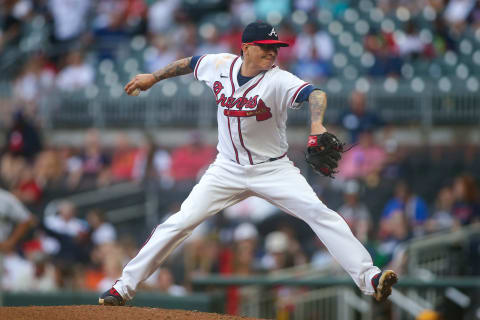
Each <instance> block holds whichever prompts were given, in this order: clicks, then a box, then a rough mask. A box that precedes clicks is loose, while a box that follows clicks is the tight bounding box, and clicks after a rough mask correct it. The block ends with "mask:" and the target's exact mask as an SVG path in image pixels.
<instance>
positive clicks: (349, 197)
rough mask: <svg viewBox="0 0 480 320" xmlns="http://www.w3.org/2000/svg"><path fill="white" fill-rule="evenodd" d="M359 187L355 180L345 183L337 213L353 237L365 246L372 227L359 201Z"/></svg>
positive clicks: (366, 209) (367, 214)
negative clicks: (342, 202)
mask: <svg viewBox="0 0 480 320" xmlns="http://www.w3.org/2000/svg"><path fill="white" fill-rule="evenodd" d="M359 192H360V186H359V184H358V182H356V181H355V180H350V181H347V182H346V183H345V188H344V201H345V203H344V204H343V205H342V206H341V207H340V208H338V210H337V212H338V213H339V214H340V215H341V216H342V217H343V219H345V221H346V222H347V224H348V226H349V227H350V229H351V230H352V232H353V234H354V235H355V237H356V238H357V239H358V240H359V241H360V242H362V243H363V244H366V243H367V241H368V240H369V239H368V237H369V233H370V231H371V227H372V221H371V214H370V210H368V208H367V206H366V205H365V204H364V203H362V202H361V201H360V199H359Z"/></svg>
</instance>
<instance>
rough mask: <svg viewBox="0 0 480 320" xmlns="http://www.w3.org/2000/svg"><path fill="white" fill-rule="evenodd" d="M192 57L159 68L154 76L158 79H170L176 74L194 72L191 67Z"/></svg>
mask: <svg viewBox="0 0 480 320" xmlns="http://www.w3.org/2000/svg"><path fill="white" fill-rule="evenodd" d="M191 60H192V57H189V58H183V59H180V60H177V61H175V62H172V63H170V64H169V65H167V66H166V67H165V68H163V69H160V70H157V71H155V72H154V73H153V76H154V77H155V79H156V80H157V81H160V80H163V79H168V78H172V77H176V76H182V75H184V74H189V73H192V72H193V70H192V68H190V61H191Z"/></svg>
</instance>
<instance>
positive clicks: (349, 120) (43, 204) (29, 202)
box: [0, 91, 480, 313]
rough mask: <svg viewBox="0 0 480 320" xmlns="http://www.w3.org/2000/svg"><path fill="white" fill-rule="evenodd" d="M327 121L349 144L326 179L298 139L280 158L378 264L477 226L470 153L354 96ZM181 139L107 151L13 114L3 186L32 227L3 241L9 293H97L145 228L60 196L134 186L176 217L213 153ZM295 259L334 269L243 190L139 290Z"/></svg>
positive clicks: (118, 142)
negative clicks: (46, 135)
mask: <svg viewBox="0 0 480 320" xmlns="http://www.w3.org/2000/svg"><path fill="white" fill-rule="evenodd" d="M331 127H332V130H334V131H336V130H338V131H339V132H343V133H345V134H346V136H345V139H346V140H347V141H349V143H351V144H352V145H353V148H352V149H351V150H350V151H348V152H347V153H345V156H344V158H343V159H342V161H341V163H340V167H339V173H338V175H337V178H336V179H335V180H329V179H324V178H322V177H320V176H318V175H315V174H312V172H311V171H310V169H309V168H308V167H307V166H305V163H304V161H301V159H302V152H303V149H304V147H303V146H292V147H291V150H290V153H289V156H290V158H292V159H294V160H295V159H297V160H298V161H296V163H297V165H298V166H299V167H300V169H301V170H302V171H303V172H304V174H305V175H306V176H307V177H308V179H309V180H310V182H311V184H312V186H313V187H314V190H315V191H316V192H317V194H318V195H319V197H320V198H321V199H322V200H323V201H325V202H326V203H327V204H328V205H329V206H330V207H332V208H334V209H336V211H337V212H338V213H339V214H340V215H342V217H344V219H345V221H346V222H347V223H348V224H349V226H350V228H351V229H352V231H353V233H354V234H355V235H356V237H357V238H358V239H359V240H360V241H361V242H362V243H363V244H364V245H365V246H366V247H367V249H368V250H369V251H370V252H371V254H372V256H373V258H374V260H375V263H376V265H378V266H380V267H391V268H394V269H395V270H396V271H398V272H399V273H400V274H401V273H402V272H406V271H407V270H406V259H407V257H406V253H405V248H406V244H407V243H408V241H409V240H412V239H415V238H418V237H422V236H424V235H428V234H432V233H438V232H449V231H455V230H459V229H460V228H462V227H464V226H467V225H471V224H474V223H478V222H479V220H480V206H479V204H480V202H479V191H478V182H479V178H480V172H479V169H480V163H479V161H480V155H479V153H480V150H479V149H478V147H476V146H467V145H465V146H457V147H453V146H432V147H425V146H423V147H420V148H418V147H415V146H401V145H398V143H397V142H396V141H395V140H394V138H393V137H391V136H389V128H388V125H386V124H384V123H382V122H381V121H380V120H379V119H378V118H377V117H376V116H375V114H371V113H370V111H369V109H368V108H366V96H365V94H364V93H361V92H357V91H355V92H353V93H352V95H351V98H350V109H349V110H347V111H346V112H345V113H344V114H343V115H342V116H341V117H339V122H338V123H336V124H332V125H331ZM347 135H348V136H347ZM186 140H187V143H186V144H185V145H181V146H178V147H176V148H166V147H162V146H159V145H157V143H156V142H155V139H154V138H153V136H150V135H149V134H145V136H144V137H143V139H142V141H141V142H136V143H135V142H133V141H132V140H131V137H130V136H128V135H127V134H125V133H124V132H122V131H119V132H118V133H117V134H116V136H115V139H114V143H113V144H108V145H107V144H105V140H103V139H102V134H101V131H99V130H98V129H95V128H91V129H89V130H88V131H86V132H85V135H84V141H83V143H82V144H81V145H79V146H74V145H65V146H51V145H48V143H47V142H45V140H44V139H43V137H42V130H41V129H39V128H38V127H36V125H35V124H34V121H32V119H30V118H29V117H28V115H26V114H24V113H22V112H15V113H14V114H13V115H12V119H11V122H10V126H9V129H8V131H7V133H6V135H5V139H4V141H5V144H4V146H3V148H2V153H1V158H0V183H1V187H2V188H3V189H4V190H8V191H9V192H11V193H12V194H13V195H14V196H15V197H16V198H17V199H19V201H20V202H21V203H22V204H23V206H25V207H26V208H27V209H25V211H28V212H30V214H29V215H30V216H31V225H32V227H31V228H30V229H29V231H28V232H26V233H25V236H24V237H22V239H21V240H20V239H17V240H15V243H12V241H7V240H5V239H4V240H5V241H7V242H8V245H6V244H7V242H5V241H4V242H0V244H2V245H0V250H1V251H2V252H3V264H4V270H5V273H4V275H3V279H2V286H3V287H4V288H5V289H6V290H8V291H24V290H28V291H32V290H40V291H53V290H58V289H70V290H94V291H98V292H102V291H104V290H106V289H108V288H109V286H111V284H112V283H113V282H114V281H115V279H116V278H118V277H119V276H120V273H121V270H122V267H123V265H124V264H125V263H126V262H128V261H129V260H130V259H131V258H132V257H133V256H134V255H135V254H136V252H137V250H138V249H139V248H140V247H141V243H142V241H144V240H145V237H146V235H145V233H144V232H143V231H145V227H143V229H141V231H142V232H137V231H138V230H137V229H136V230H134V228H133V226H134V225H133V224H132V225H131V228H130V229H124V230H123V231H122V233H121V234H120V233H119V231H118V225H116V224H115V223H112V222H111V221H109V219H108V217H111V215H110V216H109V215H108V212H107V211H108V210H106V208H101V207H94V208H90V209H88V210H78V208H77V207H76V203H75V201H74V197H73V198H72V197H71V196H72V195H76V194H81V193H82V192H85V191H91V190H100V188H104V187H106V188H108V187H109V186H115V185H116V184H118V183H123V182H130V183H134V184H136V185H139V186H142V187H144V188H146V189H148V188H150V189H149V192H153V194H154V196H155V197H156V198H158V199H161V200H162V201H163V202H164V205H163V206H161V207H159V208H157V212H156V213H155V215H156V216H155V219H154V220H155V221H156V223H160V222H161V221H163V220H164V219H166V218H167V217H168V216H169V215H171V214H173V213H175V212H177V211H178V208H179V205H180V203H181V201H182V200H183V199H184V198H185V197H186V195H187V194H188V192H189V191H190V190H191V187H192V186H193V185H194V184H195V183H196V182H197V181H198V178H199V177H200V176H201V175H202V173H203V172H204V170H205V168H206V167H207V166H208V165H209V164H210V163H211V162H212V161H213V159H214V158H215V155H216V149H215V146H212V145H209V144H208V143H206V142H205V138H204V137H203V136H202V133H201V132H198V131H192V132H191V133H189V135H188V137H187V139H186ZM152 186H153V187H152ZM152 188H153V189H152ZM107 190H108V189H107ZM52 208H53V209H52ZM107 209H108V208H107ZM140 217H141V218H140V219H143V218H142V217H143V216H142V215H141V216H140ZM17 218H18V219H16V218H12V219H11V223H13V224H20V223H23V222H25V221H26V220H25V219H26V218H25V214H21V215H19V216H18V217H17ZM6 221H8V220H6ZM152 227H154V225H149V226H148V228H152ZM10 230H14V228H13V227H11V228H10ZM13 233H15V232H12V234H13ZM144 236H145V237H144ZM2 241H3V240H2ZM475 252H476V253H475ZM466 259H468V261H469V263H466V265H467V266H468V265H470V266H475V265H478V261H479V259H480V257H479V256H478V251H472V253H471V255H469V256H467V257H466ZM305 263H311V264H312V266H313V267H314V268H315V269H317V270H320V271H322V272H327V273H332V272H341V269H340V268H339V266H338V265H337V264H336V263H335V262H334V261H333V260H332V258H331V256H330V255H329V253H328V252H327V250H326V248H325V247H324V246H323V244H322V243H321V242H320V241H319V240H318V238H317V237H316V236H315V235H314V234H313V233H312V231H311V230H310V229H308V227H306V225H305V224H304V223H302V222H301V221H299V220H298V219H296V218H293V217H290V216H289V215H288V214H286V213H284V212H281V211H280V210H279V209H277V208H275V207H273V206H272V205H271V204H269V203H268V202H266V201H264V200H262V199H259V198H255V197H253V198H249V199H247V200H245V201H243V202H241V203H239V204H237V205H235V206H233V207H230V208H228V209H225V210H223V212H221V213H220V214H218V215H216V216H215V217H212V218H211V219H209V220H207V221H206V222H204V223H203V224H201V225H200V226H199V227H198V228H197V229H196V230H195V232H194V233H193V235H192V236H191V237H190V238H189V239H188V240H187V241H186V242H185V243H184V244H183V245H182V246H180V247H179V248H178V249H177V250H176V251H175V253H174V254H173V255H172V256H171V258H169V260H168V261H166V263H165V264H164V265H163V266H162V268H161V269H160V270H158V271H157V272H156V273H155V274H154V275H153V276H152V277H151V278H150V279H149V280H148V281H147V282H146V284H145V287H144V288H143V289H145V290H156V291H160V292H166V293H169V294H173V295H184V294H187V293H188V292H190V291H191V290H192V285H191V279H192V277H194V276H195V275H199V274H200V275H201V274H209V273H222V274H238V275H255V274H268V273H272V272H277V271H279V270H283V269H285V268H290V267H295V266H301V265H304V264H305ZM464 272H465V274H475V273H476V272H478V270H474V269H473V268H472V269H469V268H467V269H466V270H465V271H464ZM228 301H229V306H228V308H229V312H231V313H236V312H238V301H239V294H238V292H237V291H235V290H234V289H231V290H230V291H229V299H228Z"/></svg>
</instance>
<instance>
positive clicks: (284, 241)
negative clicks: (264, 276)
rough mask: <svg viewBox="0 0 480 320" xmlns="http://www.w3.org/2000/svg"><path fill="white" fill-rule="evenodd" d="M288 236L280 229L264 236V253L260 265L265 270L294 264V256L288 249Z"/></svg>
mask: <svg viewBox="0 0 480 320" xmlns="http://www.w3.org/2000/svg"><path fill="white" fill-rule="evenodd" d="M288 240H289V237H288V236H287V234H285V233H284V232H282V231H273V232H270V233H269V234H267V236H266V237H265V254H264V255H263V256H262V258H261V261H260V263H261V267H262V269H264V270H266V271H267V272H272V271H275V270H280V269H284V268H289V267H293V266H294V257H293V256H292V254H291V253H290V251H289V243H288Z"/></svg>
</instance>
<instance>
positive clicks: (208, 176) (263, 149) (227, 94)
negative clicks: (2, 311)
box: [99, 22, 397, 305]
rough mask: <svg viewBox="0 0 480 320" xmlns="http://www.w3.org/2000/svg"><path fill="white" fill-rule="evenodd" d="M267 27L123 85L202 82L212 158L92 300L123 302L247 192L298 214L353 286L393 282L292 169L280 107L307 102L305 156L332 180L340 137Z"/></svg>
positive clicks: (381, 288) (385, 286)
mask: <svg viewBox="0 0 480 320" xmlns="http://www.w3.org/2000/svg"><path fill="white" fill-rule="evenodd" d="M286 46H288V43H286V42H283V41H280V40H279V39H278V35H277V33H276V31H275V29H274V28H273V27H272V26H271V25H269V24H267V23H265V22H254V23H251V24H249V25H248V26H247V27H246V28H245V30H244V32H243V35H242V46H241V49H242V50H241V55H240V56H236V55H233V54H228V53H223V54H207V55H203V56H199V57H198V56H197V57H190V58H184V59H181V60H178V61H175V62H173V63H171V64H170V65H168V66H167V67H165V68H163V69H161V70H158V71H156V72H154V73H153V74H139V75H137V76H135V78H133V79H132V80H131V81H130V82H129V83H128V84H127V85H126V86H125V91H126V93H127V94H129V95H137V94H138V93H139V90H142V91H145V90H148V89H150V88H151V87H152V86H153V85H154V84H155V83H157V82H159V81H162V80H163V79H167V78H171V77H175V76H180V75H185V74H189V73H193V76H194V77H195V78H196V79H197V80H200V81H203V82H204V83H206V84H207V86H208V87H210V88H211V90H212V92H213V95H214V96H215V100H216V104H217V121H218V146H217V149H218V156H217V158H216V160H215V161H214V162H213V164H211V165H210V167H209V168H208V170H207V171H206V172H205V174H204V175H203V177H202V178H201V179H200V181H199V183H198V184H197V185H196V186H195V187H194V188H193V190H192V192H191V193H190V195H189V196H188V197H187V199H186V200H185V201H184V202H183V204H182V206H181V209H180V211H179V212H177V213H176V214H174V215H172V216H171V217H170V218H168V219H167V220H166V221H165V222H164V223H163V224H160V225H158V226H156V227H155V228H154V230H153V232H152V234H151V236H150V238H149V239H148V241H147V242H146V243H145V245H144V246H143V247H142V249H141V250H140V251H139V253H138V254H137V256H135V257H134V258H133V259H132V260H131V261H130V262H129V263H128V264H127V265H126V266H125V268H124V269H123V273H122V276H121V278H120V279H118V280H117V281H116V283H115V284H114V285H113V287H112V288H111V289H110V290H109V291H107V292H105V293H104V294H103V295H102V296H101V297H100V298H99V303H100V304H103V305H124V304H125V302H126V301H127V300H130V299H133V297H134V295H135V292H136V290H137V287H138V284H139V283H140V282H142V281H144V280H145V279H147V278H148V277H149V276H150V274H152V272H154V271H155V270H156V269H157V268H158V267H159V266H160V264H161V263H162V261H164V260H165V258H166V257H167V256H168V255H169V254H170V253H171V252H172V250H173V249H174V248H175V247H177V246H178V245H179V244H180V243H181V242H182V241H183V240H185V239H186V238H187V237H188V236H189V235H190V234H191V232H192V231H193V229H194V228H195V227H196V226H198V225H199V224H200V223H201V222H202V221H204V220H205V219H207V218H208V217H210V216H212V215H214V214H216V213H217V212H219V211H220V210H222V209H224V208H226V207H228V206H231V205H233V204H235V203H237V202H239V201H242V200H243V199H245V198H247V197H250V196H257V197H260V198H263V199H265V200H267V201H269V202H271V203H272V204H274V205H276V206H277V207H279V208H280V209H282V210H283V211H285V212H287V213H289V214H291V215H293V216H295V217H298V218H300V219H302V220H303V221H305V222H306V223H307V224H308V225H309V226H310V227H311V228H312V229H313V231H314V232H315V234H316V235H317V236H318V237H319V238H320V240H321V241H322V242H323V243H324V244H325V246H326V247H327V248H328V251H329V252H330V253H331V254H332V255H333V256H334V257H335V259H336V260H337V261H338V262H339V263H340V264H341V265H342V267H343V268H344V269H345V270H346V271H347V272H348V273H349V275H350V276H351V277H352V279H353V280H354V281H355V283H356V285H357V286H358V287H359V288H360V289H361V290H362V292H363V293H365V294H367V295H373V296H374V297H375V298H376V299H377V300H378V301H383V300H385V299H386V298H387V297H388V296H389V295H390V293H391V290H392V286H393V285H394V284H395V283H396V281H397V275H396V274H395V272H393V271H391V270H387V271H384V272H381V271H380V269H379V268H377V267H375V266H374V265H373V263H372V259H371V257H370V255H369V253H368V252H367V250H366V249H365V248H364V247H363V246H362V244H361V243H360V242H359V241H358V240H357V239H356V238H355V237H354V236H353V234H352V232H351V231H350V229H349V227H348V226H347V224H346V222H345V221H344V220H343V219H342V218H341V217H340V215H338V214H337V213H336V212H334V211H332V210H330V209H329V208H327V206H325V204H323V203H322V202H321V201H320V200H319V199H318V197H317V195H316V194H315V192H314V191H313V190H312V188H311V187H310V185H309V184H308V183H307V181H306V179H305V178H304V177H303V176H302V175H301V174H300V170H299V169H298V168H296V167H295V166H294V165H293V163H292V162H291V161H290V160H289V159H288V157H287V156H286V154H287V150H288V143H287V139H286V120H287V109H288V108H297V107H298V106H299V105H300V104H301V103H302V102H305V101H308V103H309V105H310V111H311V129H310V137H309V139H308V142H307V153H306V161H307V162H308V163H309V164H310V165H311V166H312V167H313V168H314V169H315V170H316V171H317V172H318V173H320V174H323V175H325V176H329V177H332V176H333V175H334V174H335V173H336V168H337V163H338V161H339V160H340V158H341V155H342V152H344V150H343V143H341V142H340V141H339V140H338V139H337V137H335V135H333V134H331V133H328V132H327V130H326V129H325V127H324V125H323V116H324V113H325V109H326V107H327V96H326V94H325V92H323V91H322V90H319V89H317V88H315V87H314V86H313V85H311V84H309V83H307V82H305V81H303V80H301V79H299V78H298V77H296V76H295V75H293V74H291V73H289V72H287V71H285V70H281V69H280V68H279V67H277V66H275V64H274V63H275V59H276V57H277V53H278V50H279V49H280V48H281V47H286Z"/></svg>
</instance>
